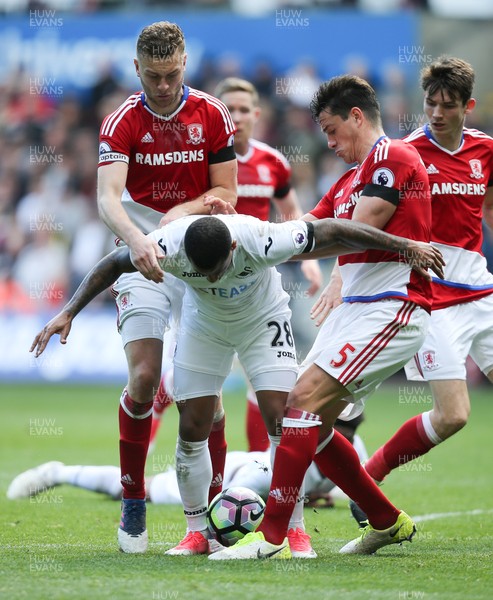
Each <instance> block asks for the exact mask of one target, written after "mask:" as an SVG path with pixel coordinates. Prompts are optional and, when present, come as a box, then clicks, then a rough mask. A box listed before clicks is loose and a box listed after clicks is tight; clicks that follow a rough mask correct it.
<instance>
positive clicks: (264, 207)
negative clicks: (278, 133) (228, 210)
mask: <svg viewBox="0 0 493 600" xmlns="http://www.w3.org/2000/svg"><path fill="white" fill-rule="evenodd" d="M236 158H237V159H238V203H237V204H236V207H235V210H236V212H237V213H240V214H242V215H251V216H252V217H257V219H262V221H267V220H268V219H269V213H270V204H271V200H272V198H284V197H285V196H286V194H287V193H288V192H289V190H290V189H291V183H290V180H291V167H290V166H289V163H288V161H287V160H286V159H285V157H284V156H283V155H282V154H281V153H280V152H278V151H277V150H275V149H274V148H272V147H271V146H268V145H267V144H264V143H263V142H258V141H257V140H253V139H250V140H249V146H248V152H247V153H246V154H245V155H244V156H240V155H238V154H237V155H236Z"/></svg>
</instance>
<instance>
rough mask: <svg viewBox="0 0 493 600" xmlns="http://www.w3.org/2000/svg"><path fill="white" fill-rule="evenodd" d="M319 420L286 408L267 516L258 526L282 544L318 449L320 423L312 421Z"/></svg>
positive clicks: (316, 417)
mask: <svg viewBox="0 0 493 600" xmlns="http://www.w3.org/2000/svg"><path fill="white" fill-rule="evenodd" d="M288 419H291V421H288ZM319 420H320V419H319V417H318V415H314V414H312V413H307V412H304V411H300V410H297V409H294V408H289V409H288V410H287V412H286V418H285V419H284V420H283V427H282V436H281V443H280V444H279V446H278V447H277V449H276V456H275V459H274V467H273V475H272V483H271V486H270V492H269V497H268V499H267V505H266V509H265V516H264V519H263V521H262V523H261V524H260V526H259V528H258V530H259V531H262V532H263V534H264V535H265V538H266V539H267V540H268V541H269V542H271V543H272V544H280V543H281V542H282V541H283V539H284V538H285V537H286V533H287V531H288V524H289V519H290V518H291V513H292V512H293V508H294V505H295V504H296V501H297V499H298V496H299V492H300V486H301V484H302V483H303V478H304V476H305V472H306V470H307V469H308V467H309V466H310V463H311V462H312V459H313V456H314V454H315V450H316V449H317V443H318V434H319V427H318V425H315V426H312V427H309V425H310V423H312V424H313V422H314V421H317V422H318V421H319Z"/></svg>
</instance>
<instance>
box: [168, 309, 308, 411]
mask: <svg viewBox="0 0 493 600" xmlns="http://www.w3.org/2000/svg"><path fill="white" fill-rule="evenodd" d="M290 319H291V311H290V309H289V307H288V305H287V302H286V306H285V307H284V308H281V309H279V310H278V311H277V312H276V313H274V314H270V315H269V316H268V317H265V318H259V317H257V316H256V315H251V316H249V317H248V318H245V319H242V320H240V321H237V322H236V323H231V322H228V323H225V322H222V321H219V320H217V321H216V320H213V319H211V318H209V317H206V316H204V315H200V314H197V313H193V311H189V310H187V309H186V310H184V312H183V315H182V320H181V323H180V327H179V332H178V339H177V344H176V352H175V356H174V365H175V367H174V389H173V397H174V399H175V400H176V401H180V400H188V399H190V398H199V397H202V396H218V395H219V392H220V390H221V388H222V385H223V383H224V380H225V379H226V377H227V376H228V375H229V373H230V371H231V367H232V365H233V359H234V356H235V352H236V353H237V354H238V360H239V361H240V363H241V365H242V367H243V369H244V370H245V373H246V376H247V378H248V380H249V381H250V382H251V384H252V386H253V389H254V390H255V391H256V392H257V391H260V390H278V391H283V392H284V391H285V392H289V391H291V389H292V388H293V387H294V384H295V383H296V377H297V374H298V363H297V357H296V347H295V345H294V339H293V334H292V331H291V325H290Z"/></svg>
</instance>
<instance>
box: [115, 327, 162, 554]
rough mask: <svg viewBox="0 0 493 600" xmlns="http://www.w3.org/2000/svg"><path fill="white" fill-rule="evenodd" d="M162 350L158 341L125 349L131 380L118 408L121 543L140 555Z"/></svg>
mask: <svg viewBox="0 0 493 600" xmlns="http://www.w3.org/2000/svg"><path fill="white" fill-rule="evenodd" d="M162 349H163V344H162V342H161V341H160V340H158V339H143V340H135V341H132V342H129V343H128V344H126V345H125V354H126V357H127V362H128V370H129V379H128V384H127V387H126V388H125V389H124V390H123V393H122V396H121V399H120V407H119V424H120V468H121V483H122V487H123V499H122V518H121V522H120V527H119V529H118V542H119V545H120V549H121V550H122V551H123V552H129V553H141V552H145V551H146V549H147V528H146V510H145V495H146V492H145V481H144V470H145V463H146V457H147V451H148V447H149V437H150V433H151V421H152V404H153V393H154V390H156V389H157V387H158V385H159V377H160V373H161V357H162Z"/></svg>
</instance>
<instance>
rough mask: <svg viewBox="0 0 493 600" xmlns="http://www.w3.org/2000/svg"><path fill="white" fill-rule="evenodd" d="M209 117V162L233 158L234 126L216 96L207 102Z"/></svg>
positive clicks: (224, 107)
mask: <svg viewBox="0 0 493 600" xmlns="http://www.w3.org/2000/svg"><path fill="white" fill-rule="evenodd" d="M209 118H210V119H211V129H212V142H211V144H210V149H209V163H210V164H217V163H221V162H226V161H229V160H234V159H235V158H236V154H235V151H234V147H233V143H234V134H235V133H236V127H235V124H234V123H233V119H232V118H231V115H230V114H229V110H228V109H227V108H226V106H225V105H224V104H223V103H222V102H221V101H220V100H218V99H217V98H213V99H212V100H211V103H210V104H209Z"/></svg>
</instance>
